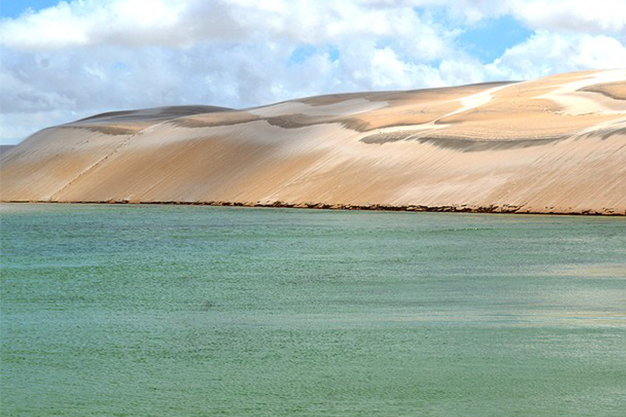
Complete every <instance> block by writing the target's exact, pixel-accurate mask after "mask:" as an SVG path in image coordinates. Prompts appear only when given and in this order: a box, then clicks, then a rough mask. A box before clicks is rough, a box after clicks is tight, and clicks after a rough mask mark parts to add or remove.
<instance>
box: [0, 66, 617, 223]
mask: <svg viewBox="0 0 626 417" xmlns="http://www.w3.org/2000/svg"><path fill="white" fill-rule="evenodd" d="M625 91H626V70H607V71H585V72H576V73H568V74H560V75H555V76H549V77H544V78H540V79H537V80H531V81H524V82H517V83H486V84H476V85H466V86H460V87H447V88H435V89H424V90H413V91H397V92H395V91H394V92H370V93H350V94H334V95H326V96H319V97H310V98H304V99H299V100H291V101H286V102H283V103H277V104H273V105H269V106H262V107H256V108H251V109H242V110H234V109H227V108H222V107H212V106H180V107H167V108H157V109H145V110H136V111H124V112H112V113H105V114H102V115H97V116H93V117H89V118H86V119H82V120H79V121H76V122H72V123H68V124H65V125H61V126H55V127H51V128H47V129H44V130H42V131H40V132H37V133H35V134H34V135H32V136H31V137H29V138H28V139H26V140H25V141H24V142H22V143H20V144H19V145H18V146H16V147H13V148H11V149H10V150H8V151H6V152H2V153H1V156H0V158H1V159H0V200H1V201H5V202H8V201H11V202H27V201H32V202H35V201H36V202H131V203H157V202H168V203H169V202H171V203H190V204H191V203H197V204H228V205H246V206H257V205H258V206H272V205H281V206H295V207H329V208H364V209H365V208H386V209H408V210H434V211H473V212H514V213H571V214H619V215H625V214H626V101H625V100H626V94H625Z"/></svg>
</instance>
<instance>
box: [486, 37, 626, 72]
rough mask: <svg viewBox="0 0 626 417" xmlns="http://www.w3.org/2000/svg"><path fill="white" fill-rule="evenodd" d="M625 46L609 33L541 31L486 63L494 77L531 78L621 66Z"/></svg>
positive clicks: (624, 59)
mask: <svg viewBox="0 0 626 417" xmlns="http://www.w3.org/2000/svg"><path fill="white" fill-rule="evenodd" d="M625 65H626V47H625V46H624V45H623V44H621V43H620V42H619V41H618V40H617V39H615V38H613V37H610V36H606V35H587V34H558V33H551V32H547V31H539V32H537V33H536V34H535V35H533V36H532V37H531V38H530V39H528V40H527V41H526V42H523V43H521V44H518V45H515V46H513V47H512V48H509V49H507V50H506V51H505V53H504V54H503V55H502V57H500V58H498V59H497V60H496V61H495V62H493V63H492V64H489V65H487V66H486V69H487V71H488V72H489V73H490V75H491V76H492V77H497V78H510V79H528V78H535V77H541V76H545V75H549V74H553V73H560V72H569V71H578V70H587V69H598V68H601V69H610V68H622V67H624V66H625Z"/></svg>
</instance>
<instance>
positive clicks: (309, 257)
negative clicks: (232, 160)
mask: <svg viewBox="0 0 626 417" xmlns="http://www.w3.org/2000/svg"><path fill="white" fill-rule="evenodd" d="M1 209H2V210H0V234H1V251H2V269H1V272H2V279H1V291H2V292H1V305H0V306H1V311H2V316H1V321H0V331H1V333H0V340H1V364H0V375H1V380H0V383H1V385H0V414H1V415H2V416H81V417H88V416H164V415H169V416H209V415H224V416H231V415H233V416H294V415H303V416H308V415H311V416H313V415H319V416H391V417H393V416H481V417H484V416H568V417H569V416H624V414H625V411H624V410H626V219H624V218H600V217H571V216H517V215H475V214H474V215H472V214H439V213H391V212H388V213H383V212H347V211H323V210H294V209H244V208H213V207H195V206H85V205H80V206H79V205H74V206H67V205H2V206H1Z"/></svg>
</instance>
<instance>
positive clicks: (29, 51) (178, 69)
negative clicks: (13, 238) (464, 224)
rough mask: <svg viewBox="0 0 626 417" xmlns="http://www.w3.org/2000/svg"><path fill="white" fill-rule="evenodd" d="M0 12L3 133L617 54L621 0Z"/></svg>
mask: <svg viewBox="0 0 626 417" xmlns="http://www.w3.org/2000/svg"><path fill="white" fill-rule="evenodd" d="M29 9H30V12H28V13H25V12H26V11H27V10H29ZM0 15H1V19H0V85H1V88H2V94H1V95H0V110H1V111H0V143H2V144H7V143H17V142H19V141H21V140H22V139H23V138H25V137H27V136H28V135H29V134H31V133H33V132H34V131H36V130H39V129H41V128H44V127H46V126H50V125H53V124H59V123H64V122H68V121H71V120H75V119H77V118H81V117H86V116H89V115H91V114H95V113H99V112H103V111H110V110H119V109H128V108H141V107H154V106H162V105H177V104H214V105H220V106H229V107H236V108H241V107H246V106H254V105H260V104H267V103H271V102H276V101H280V100H285V99H290V98H297V97H303V96H310V95H318V94H326V93H339V92H351V91H372V90H399V89H417V88H427V87H438V86H446V85H459V84H468V83H476V82H483V81H492V80H509V79H515V80H523V79H530V78H536V77H541V76H546V75H550V74H554V73H560V72H567V71H577V70H586V69H602V68H617V67H620V68H623V67H626V46H625V45H626V0H594V1H593V2H590V1H588V0H499V1H485V0H394V1H388V0H335V1H330V0H329V1H324V0H265V1H257V0H81V1H66V2H61V3H57V2H56V1H54V0H33V1H11V0H3V1H2V4H1V6H0Z"/></svg>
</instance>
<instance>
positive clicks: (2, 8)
mask: <svg viewBox="0 0 626 417" xmlns="http://www.w3.org/2000/svg"><path fill="white" fill-rule="evenodd" d="M58 2H59V1H58V0H36V1H28V0H3V1H2V2H0V16H2V17H18V16H19V15H21V14H22V13H24V12H26V11H27V10H28V9H29V8H30V9H32V10H33V11H37V10H40V9H44V8H46V7H51V6H55V5H56V4H57V3H58Z"/></svg>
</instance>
